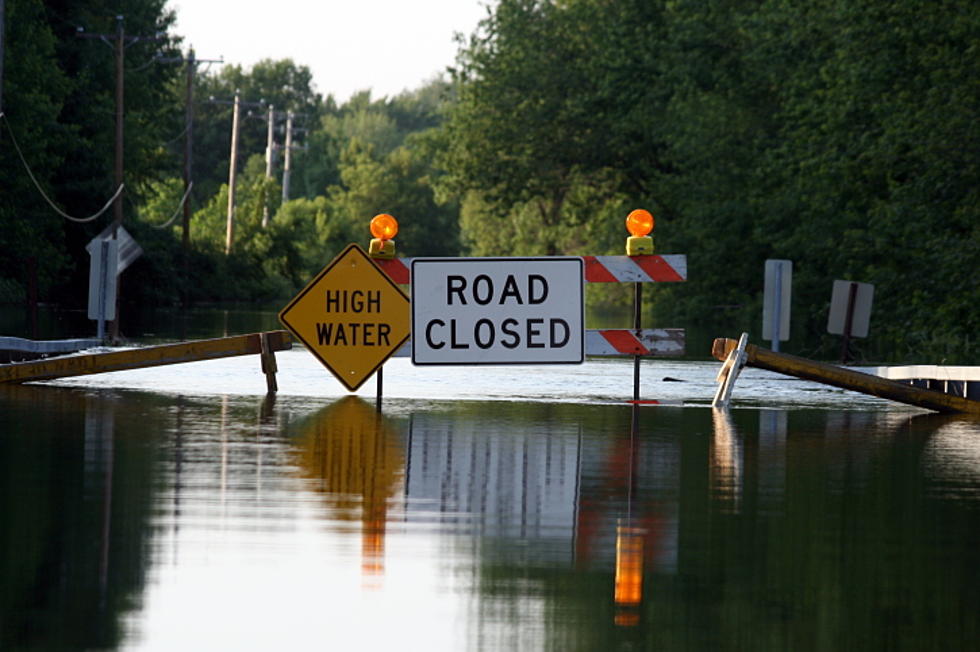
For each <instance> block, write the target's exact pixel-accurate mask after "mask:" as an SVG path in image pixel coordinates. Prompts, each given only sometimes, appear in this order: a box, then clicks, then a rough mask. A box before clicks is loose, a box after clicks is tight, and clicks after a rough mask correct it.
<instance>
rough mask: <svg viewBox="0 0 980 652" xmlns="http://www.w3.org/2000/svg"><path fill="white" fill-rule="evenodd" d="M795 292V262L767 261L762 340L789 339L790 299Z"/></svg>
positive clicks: (775, 342) (774, 342)
mask: <svg viewBox="0 0 980 652" xmlns="http://www.w3.org/2000/svg"><path fill="white" fill-rule="evenodd" d="M792 290H793V261H791V260H776V259H773V260H767V261H766V272H765V286H764V290H763V300H762V339H764V340H770V341H771V342H772V350H773V351H778V350H779V342H785V341H786V340H788V339H789V323H790V322H789V316H790V310H789V308H790V299H791V297H792Z"/></svg>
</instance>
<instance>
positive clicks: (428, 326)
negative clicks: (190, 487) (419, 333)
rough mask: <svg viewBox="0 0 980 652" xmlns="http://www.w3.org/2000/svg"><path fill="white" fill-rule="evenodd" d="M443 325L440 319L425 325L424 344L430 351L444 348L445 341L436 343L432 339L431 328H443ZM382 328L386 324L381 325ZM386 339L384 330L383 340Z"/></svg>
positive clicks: (444, 323) (386, 335)
mask: <svg viewBox="0 0 980 652" xmlns="http://www.w3.org/2000/svg"><path fill="white" fill-rule="evenodd" d="M445 325H446V322H444V321H442V320H441V319H433V320H432V321H430V322H429V323H428V324H426V325H425V343H426V344H428V345H429V348H430V349H441V348H442V347H444V346H446V342H445V341H442V342H436V341H435V340H433V339H432V327H433V326H442V327H445ZM382 326H386V327H387V326H388V324H382ZM387 337H388V333H387V330H386V331H385V339H387Z"/></svg>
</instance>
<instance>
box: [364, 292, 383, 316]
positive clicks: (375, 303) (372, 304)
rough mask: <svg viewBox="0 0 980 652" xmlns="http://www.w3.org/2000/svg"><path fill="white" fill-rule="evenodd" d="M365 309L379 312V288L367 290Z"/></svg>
mask: <svg viewBox="0 0 980 652" xmlns="http://www.w3.org/2000/svg"><path fill="white" fill-rule="evenodd" d="M367 295H368V298H367V311H368V312H381V290H368V293H367Z"/></svg>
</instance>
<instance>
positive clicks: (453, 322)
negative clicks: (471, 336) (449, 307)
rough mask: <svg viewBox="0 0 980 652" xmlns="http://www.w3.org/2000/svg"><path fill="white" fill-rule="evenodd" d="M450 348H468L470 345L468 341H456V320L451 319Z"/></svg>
mask: <svg viewBox="0 0 980 652" xmlns="http://www.w3.org/2000/svg"><path fill="white" fill-rule="evenodd" d="M449 348H451V349H468V348H470V345H469V344H467V343H466V342H462V343H461V342H457V341H456V320H455V319H450V320H449Z"/></svg>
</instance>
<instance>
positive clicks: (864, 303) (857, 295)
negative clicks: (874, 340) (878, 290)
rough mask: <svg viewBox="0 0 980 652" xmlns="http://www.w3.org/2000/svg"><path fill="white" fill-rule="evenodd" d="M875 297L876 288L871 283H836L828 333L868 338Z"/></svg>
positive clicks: (828, 319) (831, 303) (831, 301)
mask: <svg viewBox="0 0 980 652" xmlns="http://www.w3.org/2000/svg"><path fill="white" fill-rule="evenodd" d="M874 296H875V286H874V285H872V284H871V283H857V282H855V281H834V290H833V294H832V295H831V298H830V315H828V317H827V332H828V333H830V334H831V335H845V334H847V335H850V336H851V337H867V336H868V326H869V325H870V323H871V304H872V303H873V302H874ZM852 302H853V303H852ZM849 303H850V304H851V323H850V328H848V324H847V316H848V315H847V313H848V310H847V307H848V304H849ZM848 331H850V332H848Z"/></svg>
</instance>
